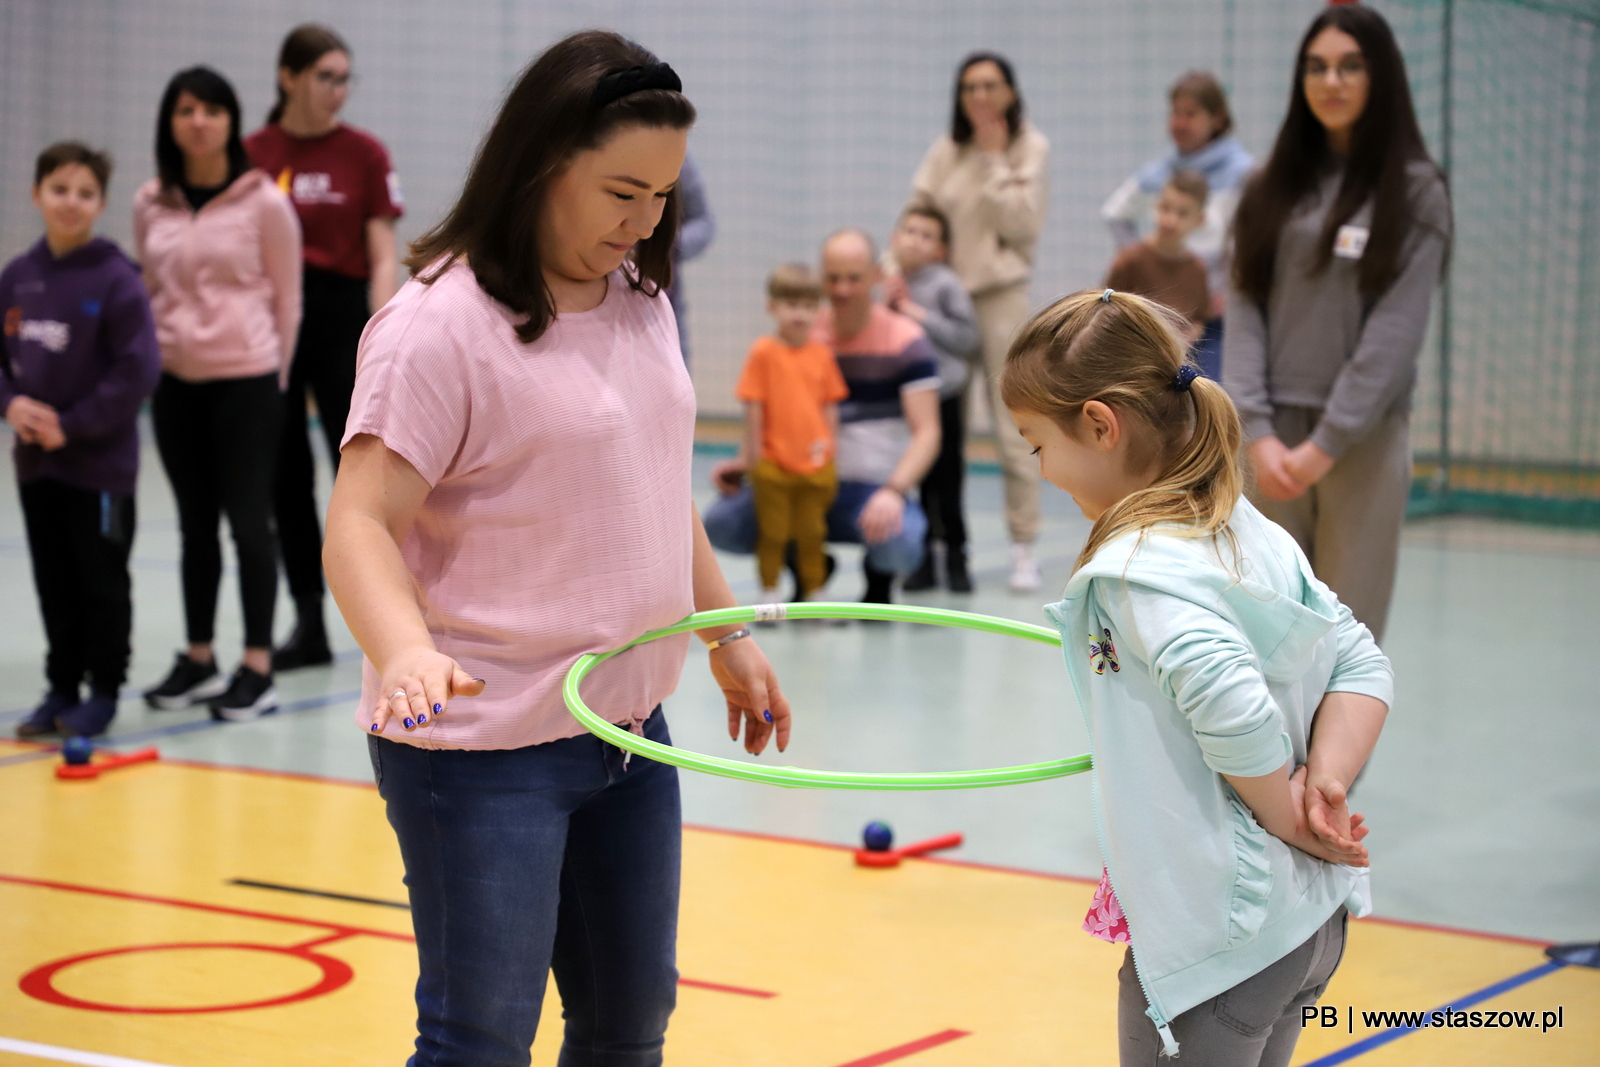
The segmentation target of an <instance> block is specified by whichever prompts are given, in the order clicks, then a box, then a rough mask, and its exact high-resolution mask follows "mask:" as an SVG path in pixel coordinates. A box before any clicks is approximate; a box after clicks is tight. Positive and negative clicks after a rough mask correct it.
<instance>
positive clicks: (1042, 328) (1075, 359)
mask: <svg viewBox="0 0 1600 1067" xmlns="http://www.w3.org/2000/svg"><path fill="white" fill-rule="evenodd" d="M1181 322H1182V320H1181V319H1180V318H1179V317H1178V315H1177V313H1176V312H1174V311H1172V310H1171V309H1169V308H1166V307H1163V306H1162V305H1160V304H1157V303H1155V302H1154V301H1150V300H1146V299H1144V298H1143V297H1139V296H1134V295H1132V294H1131V293H1113V292H1111V291H1110V290H1106V291H1105V292H1102V291H1100V290H1085V291H1084V292H1081V293H1073V294H1072V295H1071V296H1066V297H1062V298H1061V299H1060V300H1057V301H1056V302H1055V303H1054V304H1051V305H1050V306H1049V307H1047V308H1045V309H1044V310H1043V311H1041V312H1039V313H1038V314H1037V315H1035V316H1034V317H1033V319H1032V320H1030V321H1029V322H1028V324H1027V325H1026V326H1024V327H1023V328H1022V330H1021V332H1020V333H1019V334H1018V335H1017V339H1016V340H1015V341H1013V342H1012V344H1011V351H1010V352H1009V353H1007V355H1006V365H1005V370H1004V371H1002V372H1001V376H1000V398H1001V399H1002V400H1003V401H1004V402H1005V405H1006V407H1008V408H1011V409H1013V410H1019V411H1031V412H1035V413H1037V414H1039V415H1043V416H1045V417H1046V418H1049V419H1051V420H1053V421H1054V422H1055V423H1056V424H1057V425H1058V426H1060V427H1061V429H1062V430H1063V431H1065V432H1066V433H1068V434H1072V435H1074V436H1076V434H1077V430H1078V421H1079V417H1080V416H1081V415H1082V414H1083V406H1084V405H1085V404H1087V403H1088V402H1089V401H1091V400H1098V401H1100V402H1101V403H1103V404H1106V405H1107V406H1109V407H1111V408H1113V409H1114V410H1115V411H1116V412H1117V413H1118V414H1119V415H1121V416H1122V417H1123V418H1124V419H1126V420H1128V422H1129V430H1130V433H1129V451H1128V456H1129V459H1130V461H1131V462H1132V463H1133V464H1134V465H1135V467H1136V468H1139V469H1152V468H1153V469H1154V470H1155V471H1156V472H1157V474H1156V480H1155V482H1154V484H1152V485H1151V486H1150V487H1149V488H1147V489H1141V490H1139V491H1138V492H1136V493H1133V494H1131V495H1129V496H1127V497H1125V498H1124V499H1122V500H1121V501H1119V502H1118V503H1117V504H1115V505H1114V506H1112V507H1111V509H1110V510H1108V511H1107V512H1106V513H1105V514H1104V515H1102V516H1100V519H1099V521H1097V522H1096V523H1095V524H1094V528H1093V529H1092V530H1090V531H1089V540H1088V542H1087V543H1085V544H1084V546H1083V551H1082V552H1080V553H1078V560H1077V562H1076V563H1074V564H1073V570H1077V569H1078V568H1079V567H1081V566H1083V565H1084V564H1085V563H1087V562H1088V561H1089V559H1090V558H1091V557H1093V556H1094V554H1095V552H1096V551H1098V550H1099V548H1100V546H1101V545H1103V544H1105V543H1106V542H1107V541H1108V540H1110V539H1111V538H1113V537H1115V536H1116V535H1117V534H1120V533H1122V532H1124V531H1127V530H1141V531H1143V530H1146V529H1148V528H1149V527H1151V526H1154V525H1156V524H1158V523H1175V524H1179V525H1182V526H1185V527H1187V528H1188V531H1189V535H1190V536H1194V537H1210V536H1213V535H1215V534H1218V533H1221V532H1223V531H1224V528H1225V527H1226V525H1227V522H1228V519H1229V517H1231V516H1232V514H1233V507H1234V504H1235V503H1237V502H1238V499H1239V493H1240V491H1241V489H1242V486H1243V476H1242V474H1241V472H1240V470H1239V437H1240V430H1239V413H1238V412H1237V411H1235V410H1234V407H1233V401H1232V400H1230V399H1229V398H1228V394H1227V393H1226V392H1224V391H1223V388H1222V386H1220V385H1218V384H1217V383H1216V382H1214V381H1211V380H1210V379H1209V378H1203V377H1199V376H1198V371H1197V368H1196V367H1195V366H1194V364H1193V363H1191V362H1190V361H1189V359H1188V356H1187V354H1186V348H1187V346H1186V345H1185V344H1184V342H1183V339H1182V338H1181V337H1180V336H1179V335H1178V328H1179V326H1180V325H1181ZM1180 372H1181V373H1180Z"/></svg>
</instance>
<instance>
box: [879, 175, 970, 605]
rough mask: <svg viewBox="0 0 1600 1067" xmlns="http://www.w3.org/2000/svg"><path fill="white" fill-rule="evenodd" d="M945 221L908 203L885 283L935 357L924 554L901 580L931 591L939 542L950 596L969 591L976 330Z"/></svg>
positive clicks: (925, 488) (892, 243) (892, 242)
mask: <svg viewBox="0 0 1600 1067" xmlns="http://www.w3.org/2000/svg"><path fill="white" fill-rule="evenodd" d="M949 242H950V222H949V220H948V219H946V218H945V217H944V214H943V213H942V212H940V211H939V209H937V208H933V207H925V206H913V207H910V208H907V209H906V212H905V214H903V215H901V216H900V222H899V224H898V225H897V226H895V230H894V234H893V235H892V236H891V237H890V244H889V246H890V250H891V251H892V252H893V254H894V259H895V262H896V263H897V264H898V265H899V268H900V272H899V273H898V274H895V275H892V276H891V277H890V279H889V281H888V291H887V294H886V295H887V298H888V305H889V307H890V308H892V309H893V310H895V311H898V312H900V314H902V315H905V316H907V317H909V318H911V319H914V320H915V321H917V322H918V323H920V324H921V325H922V329H923V331H924V332H925V333H926V334H927V335H928V340H929V341H932V342H933V347H934V349H935V350H936V351H937V353H938V356H939V379H940V385H939V429H940V446H939V458H938V459H936V460H935V461H934V464H933V466H932V467H931V468H930V469H929V471H928V473H927V476H926V477H924V478H923V479H922V488H921V496H922V509H923V511H925V512H926V513H927V515H928V539H927V552H926V553H925V554H924V555H923V557H922V566H920V567H918V568H917V569H916V570H915V571H914V572H912V574H911V575H910V576H909V577H907V578H906V580H905V589H906V591H907V592H916V591H917V590H920V589H932V588H933V587H934V586H936V585H937V584H938V578H937V577H936V576H935V573H934V545H935V544H936V543H937V542H940V541H943V542H944V561H945V584H946V586H947V587H948V588H949V589H950V591H951V592H953V593H970V592H972V578H971V576H970V575H969V574H968V573H967V523H966V518H965V517H964V515H963V506H962V483H963V480H964V478H965V475H966V451H965V450H966V433H965V429H964V427H963V425H962V410H961V409H962V407H963V406H964V404H965V401H966V390H967V379H968V363H969V361H970V360H972V359H974V358H976V356H977V354H978V351H979V346H980V345H981V344H982V340H983V338H982V335H981V334H980V332H979V329H978V319H977V315H976V314H975V313H974V312H973V310H972V298H971V297H970V296H968V295H967V290H966V287H965V286H964V285H962V284H961V279H960V278H958V277H957V276H956V272H955V271H953V270H951V269H950V267H948V266H947V265H946V264H945V256H946V253H947V252H948V249H949Z"/></svg>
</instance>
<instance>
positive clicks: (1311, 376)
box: [1223, 5, 1451, 638]
mask: <svg viewBox="0 0 1600 1067" xmlns="http://www.w3.org/2000/svg"><path fill="white" fill-rule="evenodd" d="M1295 73H1296V77H1295V84H1294V89H1293V90H1292V91H1291V94H1290V98H1289V113H1288V115H1287V117H1285V119H1284V122H1283V127H1282V128H1281V129H1280V130H1279V131H1278V139H1277V142H1276V143H1275V144H1274V146H1273V149H1272V155H1271V157H1270V158H1269V159H1268V160H1267V162H1266V164H1265V166H1263V167H1262V168H1261V169H1260V170H1258V171H1257V172H1256V173H1255V174H1253V175H1252V176H1251V178H1250V180H1249V181H1248V182H1247V183H1246V185H1245V189H1244V194H1243V196H1242V197H1241V198H1240V201H1239V210H1238V212H1237V214H1236V215H1235V216H1234V225H1233V239H1234V265H1233V279H1232V281H1233V286H1232V291H1231V292H1230V294H1229V298H1228V314H1227V317H1228V331H1227V335H1226V338H1225V340H1224V346H1225V347H1224V358H1223V381H1224V384H1225V385H1226V386H1227V389H1228V392H1229V393H1230V394H1232V396H1233V400H1234V403H1235V404H1236V405H1237V406H1238V408H1239V414H1240V416H1241V418H1242V419H1243V420H1244V430H1245V438H1246V440H1247V441H1248V442H1249V452H1250V460H1251V465H1252V466H1253V468H1254V475H1255V479H1254V481H1255V484H1254V486H1253V488H1252V490H1251V499H1252V500H1253V501H1255V502H1256V503H1257V505H1258V506H1259V507H1260V508H1261V510H1262V511H1264V512H1265V513H1266V514H1267V516H1268V517H1269V518H1271V519H1273V520H1274V521H1276V522H1277V523H1279V524H1280V525H1282V526H1284V527H1285V528H1286V529H1288V531H1289V532H1290V533H1291V534H1293V535H1294V538H1295V540H1296V541H1298V542H1299V543H1300V546H1301V547H1302V548H1303V549H1304V550H1305V552H1306V555H1307V556H1309V557H1310V559H1311V563H1312V567H1313V568H1314V569H1315V571H1316V574H1317V576H1318V577H1319V578H1321V579H1322V580H1323V581H1325V582H1327V583H1328V585H1329V586H1331V587H1332V588H1333V590H1334V591H1335V592H1336V593H1338V595H1339V598H1340V599H1341V600H1342V601H1344V602H1345V603H1346V604H1347V605H1349V607H1350V609H1351V611H1352V612H1353V613H1354V614H1355V616H1356V618H1357V619H1359V620H1361V621H1362V622H1363V623H1365V624H1366V625H1367V626H1368V627H1369V628H1370V629H1371V630H1372V632H1373V634H1374V635H1375V636H1377V637H1379V638H1381V637H1382V635H1383V626H1384V621H1385V618H1386V617H1387V615H1388V610H1389V597H1390V594H1391V592H1392V591H1393V588H1394V573H1395V564H1396V561H1397V558H1398V555H1399V548H1400V524H1401V522H1402V520H1403V519H1404V517H1405V506H1406V498H1407V495H1408V493H1409V491H1410V485H1411V448H1410V441H1409V436H1408V434H1409V421H1410V411H1411V394H1412V390H1413V387H1414V385H1415V384H1416V366H1417V355H1418V352H1419V350H1420V349H1421V347H1422V341H1423V336H1424V334H1425V333H1426V331H1427V324H1428V308H1429V304H1430V302H1431V301H1432V298H1433V290H1434V287H1435V286H1436V285H1437V284H1438V281H1439V276H1440V273H1441V271H1442V270H1443V268H1444V264H1445V260H1446V256H1447V252H1448V248H1449V243H1450V232H1451V218H1450V197H1449V192H1448V190H1447V188H1446V185H1445V181H1444V177H1443V175H1442V174H1441V173H1440V172H1439V169H1438V167H1437V166H1435V165H1434V163H1433V161H1432V160H1431V159H1430V158H1429V157H1428V153H1427V149H1426V148H1425V147H1424V145H1423V141H1422V133H1421V131H1420V129H1419V128H1418V126H1417V118H1416V112H1415V110H1414V109H1413V107H1412V103H1411V92H1410V89H1409V88H1408V85H1407V81H1406V72H1405V63H1404V60H1403V59H1402V58H1401V55H1400V49H1399V48H1398V46H1397V45H1396V44H1395V40H1394V35H1393V33H1392V32H1391V31H1390V29H1389V25H1388V23H1387V22H1385V21H1384V19H1383V16H1382V15H1379V14H1378V13H1377V12H1376V11H1373V10H1372V9H1371V8H1368V7H1362V6H1357V5H1339V6H1330V7H1328V8H1327V9H1326V10H1325V11H1323V12H1322V13H1321V14H1319V15H1318V16H1317V18H1316V19H1315V20H1314V21H1313V22H1312V23H1311V27H1310V28H1309V29H1308V30H1307V31H1306V34H1305V37H1304V38H1303V39H1302V40H1301V43H1300V51H1299V54H1298V58H1297V59H1296V67H1295Z"/></svg>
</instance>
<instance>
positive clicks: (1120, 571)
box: [1046, 498, 1394, 1055]
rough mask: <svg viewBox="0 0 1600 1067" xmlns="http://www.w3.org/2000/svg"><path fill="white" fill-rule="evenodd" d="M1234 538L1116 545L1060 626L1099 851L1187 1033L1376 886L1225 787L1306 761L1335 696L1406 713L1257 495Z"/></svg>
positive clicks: (1154, 539)
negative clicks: (1190, 1018) (1217, 999)
mask: <svg viewBox="0 0 1600 1067" xmlns="http://www.w3.org/2000/svg"><path fill="white" fill-rule="evenodd" d="M1227 531H1228V533H1230V534H1231V542H1232V543H1231V544H1230V538H1229V537H1228V536H1226V535H1224V536H1219V537H1217V538H1203V539H1202V538H1194V537H1185V536H1182V531H1181V530H1180V529H1178V528H1175V527H1170V526H1169V527H1160V526H1158V527H1153V528H1151V529H1148V530H1146V531H1144V532H1143V534H1142V535H1141V534H1140V533H1137V532H1130V533H1127V534H1123V535H1121V536H1118V537H1115V538H1113V539H1112V540H1110V541H1108V542H1107V543H1106V544H1105V545H1104V546H1102V547H1101V548H1100V550H1099V551H1098V552H1096V553H1095V555H1094V557H1093V558H1092V559H1091V560H1089V562H1087V563H1086V564H1084V566H1083V567H1081V568H1080V569H1079V570H1078V571H1077V572H1076V573H1075V574H1074V575H1073V576H1072V578H1071V580H1070V581H1069V582H1068V583H1067V588H1066V591H1065V595H1064V597H1063V599H1062V600H1061V602H1060V603H1058V604H1053V605H1051V606H1050V607H1048V608H1047V609H1046V614H1047V615H1048V616H1049V617H1050V618H1051V620H1053V621H1054V622H1055V623H1056V625H1057V626H1058V627H1059V628H1060V630H1061V643H1062V648H1063V649H1064V651H1065V654H1066V661H1067V673H1068V674H1069V675H1070V676H1071V679H1072V687H1073V690H1074V692H1075V693H1076V695H1077V698H1078V704H1079V706H1080V707H1081V708H1082V710H1083V715H1084V721H1085V724H1086V726H1087V727H1088V731H1089V739H1090V743H1091V745H1092V747H1093V752H1094V771H1093V795H1094V809H1095V811H1094V816H1095V826H1096V830H1097V831H1098V834H1099V838H1100V851H1101V854H1102V855H1103V857H1104V859H1105V864H1106V870H1107V872H1108V873H1109V875H1110V878H1111V886H1112V889H1113V890H1114V891H1115V892H1116V895H1117V900H1118V902H1119V903H1120V904H1121V905H1122V910H1123V913H1124V914H1125V915H1126V917H1127V922H1128V930H1129V934H1130V936H1131V939H1132V944H1131V948H1132V950H1133V959H1134V967H1135V969H1136V970H1137V972H1138V975H1139V981H1140V984H1141V985H1142V986H1143V988H1144V992H1145V997H1146V999H1147V1000H1148V1001H1149V1005H1150V1007H1149V1010H1148V1012H1147V1014H1148V1015H1149V1016H1150V1018H1151V1020H1152V1021H1153V1022H1154V1023H1155V1025H1156V1027H1157V1029H1158V1030H1159V1031H1160V1033H1161V1037H1162V1042H1163V1044H1164V1045H1165V1047H1166V1050H1167V1053H1168V1054H1169V1055H1171V1054H1175V1053H1176V1052H1177V1050H1178V1047H1177V1042H1176V1041H1175V1040H1174V1039H1173V1036H1172V1031H1171V1029H1170V1027H1169V1026H1168V1023H1169V1022H1170V1020H1172V1019H1173V1018H1175V1017H1176V1016H1178V1015H1179V1014H1181V1013H1183V1012H1185V1011H1187V1010H1188V1009H1190V1008H1192V1007H1194V1006H1195V1005H1197V1004H1199V1003H1201V1002H1203V1001H1206V1000H1209V999H1211V998H1212V997H1214V996H1216V995H1217V994H1219V993H1221V992H1223V991H1224V990H1227V989H1229V988H1231V987H1233V986H1235V985H1238V984H1239V983H1240V982H1242V981H1244V980H1245V979H1246V978H1249V977H1250V976H1252V975H1254V974H1257V973H1259V972H1260V971H1262V970H1263V969H1265V968H1266V967H1268V966H1270V965H1271V964H1273V963H1275V962H1277V961H1278V960H1280V959H1282V958H1283V957H1284V956H1287V955H1288V954H1289V953H1290V952H1292V951H1293V950H1294V949H1296V948H1298V947H1299V946H1300V945H1301V944H1303V943H1304V942H1305V941H1306V940H1307V939H1308V938H1310V937H1311V936H1312V934H1314V933H1316V931H1317V929H1318V927H1320V926H1321V925H1322V924H1323V923H1324V922H1326V921H1327V920H1328V919H1329V918H1330V917H1331V916H1332V915H1333V914H1334V912H1336V911H1337V910H1338V909H1339V907H1340V906H1341V905H1343V906H1345V907H1347V908H1348V909H1349V910H1350V913H1351V914H1352V915H1356V916H1361V915H1365V914H1367V913H1368V912H1369V911H1371V902H1370V892H1369V883H1368V877H1367V872H1366V871H1365V870H1362V869H1357V868H1354V867H1347V866H1344V865H1340V864H1332V863H1326V862H1324V861H1322V860H1319V859H1315V858H1313V857H1311V856H1309V855H1307V854H1306V853H1304V852H1301V851H1299V850H1298V849H1295V848H1291V847H1290V846H1288V845H1286V844H1284V843H1283V842H1282V841H1280V840H1279V839H1278V838H1276V837H1273V836H1271V835H1270V834H1268V833H1267V832H1266V831H1265V830H1263V829H1262V828H1261V826H1260V825H1259V824H1258V823H1257V822H1256V820H1255V818H1254V817H1253V816H1252V815H1251V814H1250V811H1249V809H1248V808H1246V807H1245V805H1244V804H1243V803H1242V802H1241V801H1240V800H1239V798H1238V796H1237V794H1235V793H1234V791H1233V789H1232V787H1231V786H1229V785H1228V783H1227V781H1226V780H1225V779H1224V778H1223V777H1222V776H1223V775H1224V774H1232V775H1238V776H1241V777H1249V776H1255V775H1262V774H1267V773H1270V772H1272V771H1274V770H1277V769H1278V768H1279V767H1285V768H1286V769H1285V771H1284V773H1285V774H1288V773H1290V771H1292V769H1293V768H1294V767H1296V766H1298V765H1300V764H1302V763H1304V762H1305V761H1306V747H1307V744H1308V743H1309V740H1310V737H1311V721H1312V717H1313V715H1314V714H1315V713H1316V709H1317V705H1318V704H1319V703H1320V702H1321V700H1322V697H1323V694H1325V693H1329V692H1335V691H1344V692H1352V693H1362V694H1365V695H1367V696H1371V697H1376V698H1377V699H1379V700H1381V701H1383V702H1384V703H1385V704H1389V703H1392V701H1393V697H1394V682H1393V674H1392V672H1391V671H1390V668H1389V661H1388V659H1387V658H1385V656H1384V655H1383V653H1382V652H1380V651H1378V646H1377V645H1376V643H1374V641H1373V640H1372V635H1371V634H1370V633H1369V632H1368V631H1367V628H1366V627H1365V626H1363V625H1361V624H1360V623H1359V622H1357V621H1356V620H1355V619H1354V617H1352V616H1351V614H1350V611H1349V609H1348V608H1346V607H1345V606H1344V605H1342V604H1340V603H1339V601H1338V598H1337V597H1335V596H1334V594H1333V591H1332V590H1330V589H1329V588H1328V587H1327V586H1326V585H1324V584H1322V582H1320V581H1318V580H1317V579H1316V577H1315V576H1314V575H1313V574H1312V573H1311V566H1310V564H1309V563H1308V562H1307V561H1306V558H1305V555H1304V554H1303V553H1302V552H1301V551H1300V548H1299V546H1298V545H1296V544H1295V542H1294V539H1293V538H1291V537H1290V536H1289V534H1288V533H1287V532H1285V531H1284V530H1283V529H1282V528H1281V527H1279V526H1277V525H1275V524H1274V523H1272V522H1270V521H1268V520H1267V519H1266V518H1265V517H1264V516H1262V514H1261V513H1260V512H1259V511H1257V510H1256V509H1255V508H1254V507H1252V506H1251V504H1250V503H1249V502H1248V501H1247V500H1245V499H1243V498H1241V499H1240V500H1239V502H1238V504H1237V506H1236V507H1235V509H1234V512H1233V516H1232V518H1231V519H1230V520H1229V522H1228V526H1227Z"/></svg>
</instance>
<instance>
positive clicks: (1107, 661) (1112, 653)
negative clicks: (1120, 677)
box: [1089, 630, 1122, 674]
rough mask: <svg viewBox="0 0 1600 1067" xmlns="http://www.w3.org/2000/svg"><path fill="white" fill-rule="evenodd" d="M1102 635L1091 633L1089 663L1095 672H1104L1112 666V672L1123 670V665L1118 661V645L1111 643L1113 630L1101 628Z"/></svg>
mask: <svg viewBox="0 0 1600 1067" xmlns="http://www.w3.org/2000/svg"><path fill="white" fill-rule="evenodd" d="M1100 633H1101V634H1102V636H1101V637H1096V636H1095V635H1094V634H1090V635H1089V663H1090V664H1091V665H1092V666H1093V667H1094V673H1096V674H1104V673H1106V668H1107V667H1110V668H1111V670H1112V672H1113V673H1115V672H1117V671H1120V670H1122V665H1121V664H1120V663H1118V662H1117V646H1116V645H1113V644H1112V643H1111V631H1110V630H1101V631H1100Z"/></svg>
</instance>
